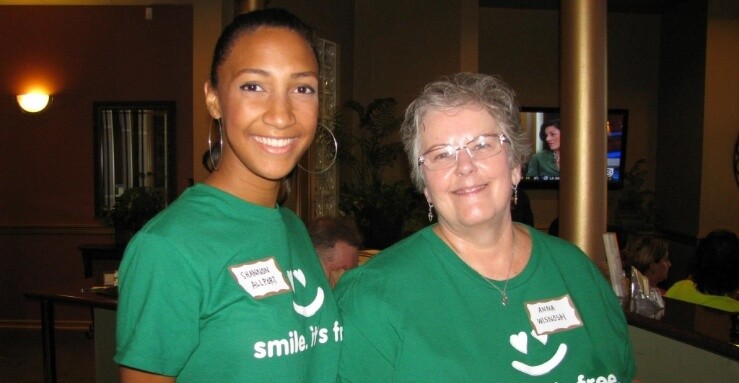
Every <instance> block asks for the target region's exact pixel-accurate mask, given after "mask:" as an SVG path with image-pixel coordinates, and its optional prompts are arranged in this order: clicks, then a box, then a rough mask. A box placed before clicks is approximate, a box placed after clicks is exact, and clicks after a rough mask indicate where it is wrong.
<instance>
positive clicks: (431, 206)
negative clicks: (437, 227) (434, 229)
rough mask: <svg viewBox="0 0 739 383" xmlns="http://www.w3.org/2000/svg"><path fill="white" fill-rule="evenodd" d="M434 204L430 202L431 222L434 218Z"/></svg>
mask: <svg viewBox="0 0 739 383" xmlns="http://www.w3.org/2000/svg"><path fill="white" fill-rule="evenodd" d="M433 209H434V204H433V203H431V202H429V222H431V221H433V220H434V210H433Z"/></svg>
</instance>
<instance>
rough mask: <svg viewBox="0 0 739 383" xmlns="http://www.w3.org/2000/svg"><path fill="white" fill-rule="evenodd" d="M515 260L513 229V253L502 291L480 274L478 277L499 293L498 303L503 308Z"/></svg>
mask: <svg viewBox="0 0 739 383" xmlns="http://www.w3.org/2000/svg"><path fill="white" fill-rule="evenodd" d="M514 259H516V229H515V228H514V229H513V253H512V254H511V263H510V264H508V274H506V277H505V283H504V284H503V290H501V289H500V287H498V286H497V285H496V284H495V283H493V281H491V280H490V279H488V278H486V277H485V276H484V275H482V274H480V276H481V277H482V278H483V279H484V280H486V281H487V282H488V283H489V284H490V285H491V286H493V287H495V289H496V290H498V291H500V295H501V300H500V303H501V304H502V305H503V306H505V305H507V304H508V294H506V289H508V281H509V280H510V279H511V270H512V269H513V260H514Z"/></svg>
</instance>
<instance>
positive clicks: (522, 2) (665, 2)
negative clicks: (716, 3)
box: [478, 0, 686, 14]
mask: <svg viewBox="0 0 739 383" xmlns="http://www.w3.org/2000/svg"><path fill="white" fill-rule="evenodd" d="M685 1H686V0H608V12H613V13H644V14H661V13H663V12H664V11H665V10H666V9H670V8H672V7H674V6H676V5H678V4H680V3H682V2H685ZM478 4H479V6H480V7H488V8H515V9H552V10H556V9H559V0H480V1H479V3H478Z"/></svg>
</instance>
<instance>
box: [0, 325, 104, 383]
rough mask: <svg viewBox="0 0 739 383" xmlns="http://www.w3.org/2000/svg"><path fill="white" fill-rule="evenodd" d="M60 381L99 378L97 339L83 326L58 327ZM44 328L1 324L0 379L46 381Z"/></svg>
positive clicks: (2, 382) (6, 382) (83, 382)
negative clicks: (68, 328)
mask: <svg viewBox="0 0 739 383" xmlns="http://www.w3.org/2000/svg"><path fill="white" fill-rule="evenodd" d="M55 334H56V369H57V382H59V383H93V382H95V341H94V340H93V339H91V338H89V337H88V336H87V334H86V332H85V331H82V330H62V329H57V330H56V333H55ZM43 381H44V375H43V360H42V352H41V330H40V329H38V328H36V329H8V328H0V383H43Z"/></svg>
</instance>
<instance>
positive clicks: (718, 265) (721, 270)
mask: <svg viewBox="0 0 739 383" xmlns="http://www.w3.org/2000/svg"><path fill="white" fill-rule="evenodd" d="M693 262H694V263H693V269H692V275H693V282H695V285H696V288H697V289H698V291H700V292H702V293H704V294H711V295H725V294H726V293H728V292H731V291H734V290H736V289H737V288H738V287H739V240H737V236H736V234H735V233H733V232H731V231H729V230H714V231H712V232H710V233H708V235H706V237H705V238H703V239H702V240H700V242H699V243H698V247H697V248H696V251H695V258H694V260H693Z"/></svg>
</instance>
